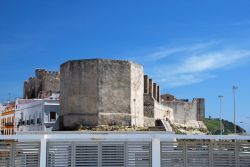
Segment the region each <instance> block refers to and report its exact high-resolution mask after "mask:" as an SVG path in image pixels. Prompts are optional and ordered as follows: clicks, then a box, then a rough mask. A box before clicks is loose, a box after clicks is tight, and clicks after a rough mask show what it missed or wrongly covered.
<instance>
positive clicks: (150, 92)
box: [143, 75, 174, 126]
mask: <svg viewBox="0 0 250 167" xmlns="http://www.w3.org/2000/svg"><path fill="white" fill-rule="evenodd" d="M143 98H144V126H155V121H156V120H158V119H161V120H169V121H171V122H173V121H174V117H173V109H172V108H170V107H168V106H164V105H163V104H161V100H160V86H159V85H157V83H154V82H153V80H152V79H150V78H149V77H148V76H147V75H144V95H143Z"/></svg>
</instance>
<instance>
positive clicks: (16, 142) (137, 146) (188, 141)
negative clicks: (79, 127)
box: [0, 132, 250, 167]
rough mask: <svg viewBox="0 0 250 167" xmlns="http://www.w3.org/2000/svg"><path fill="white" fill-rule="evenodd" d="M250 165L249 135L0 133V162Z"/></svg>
mask: <svg viewBox="0 0 250 167" xmlns="http://www.w3.org/2000/svg"><path fill="white" fill-rule="evenodd" d="M36 166H37V167H39V166H40V167H125V166H126V167H133V166H136V167H151V166H152V167H160V166H161V167H169V166H170V167H189V166H190V167H235V166H236V167H250V136H212V135H174V134H167V133H161V132H128V133H126V132H123V133H122V132H91V133H86V132H84V133H80V132H55V133H50V134H22V135H14V136H0V167H36Z"/></svg>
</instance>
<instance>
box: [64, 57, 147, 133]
mask: <svg viewBox="0 0 250 167" xmlns="http://www.w3.org/2000/svg"><path fill="white" fill-rule="evenodd" d="M60 73H61V98H60V101H61V113H62V120H63V127H64V128H65V129H71V128H75V127H76V126H78V125H84V126H97V125H136V126H143V122H144V121H143V88H144V86H143V67H142V66H140V65H138V64H135V63H133V62H130V61H121V60H107V59H85V60H75V61H68V62H66V63H64V64H62V65H61V70H60Z"/></svg>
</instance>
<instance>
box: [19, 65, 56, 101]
mask: <svg viewBox="0 0 250 167" xmlns="http://www.w3.org/2000/svg"><path fill="white" fill-rule="evenodd" d="M59 91H60V74H59V73H58V72H57V71H46V70H45V69H36V71H35V77H30V78H29V79H28V80H27V81H24V92H23V98H24V99H35V98H46V97H49V96H51V95H52V93H58V92H59Z"/></svg>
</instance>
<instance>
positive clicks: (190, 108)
mask: <svg viewBox="0 0 250 167" xmlns="http://www.w3.org/2000/svg"><path fill="white" fill-rule="evenodd" d="M167 97H168V96H167V95H163V96H162V104H163V105H165V106H168V107H170V108H172V109H173V111H174V112H173V114H174V121H175V123H176V124H180V125H182V126H187V127H199V123H198V121H204V117H205V100H204V99H202V98H196V99H193V100H192V102H188V101H187V100H178V99H172V95H171V96H170V98H167ZM170 99H171V100H170Z"/></svg>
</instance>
